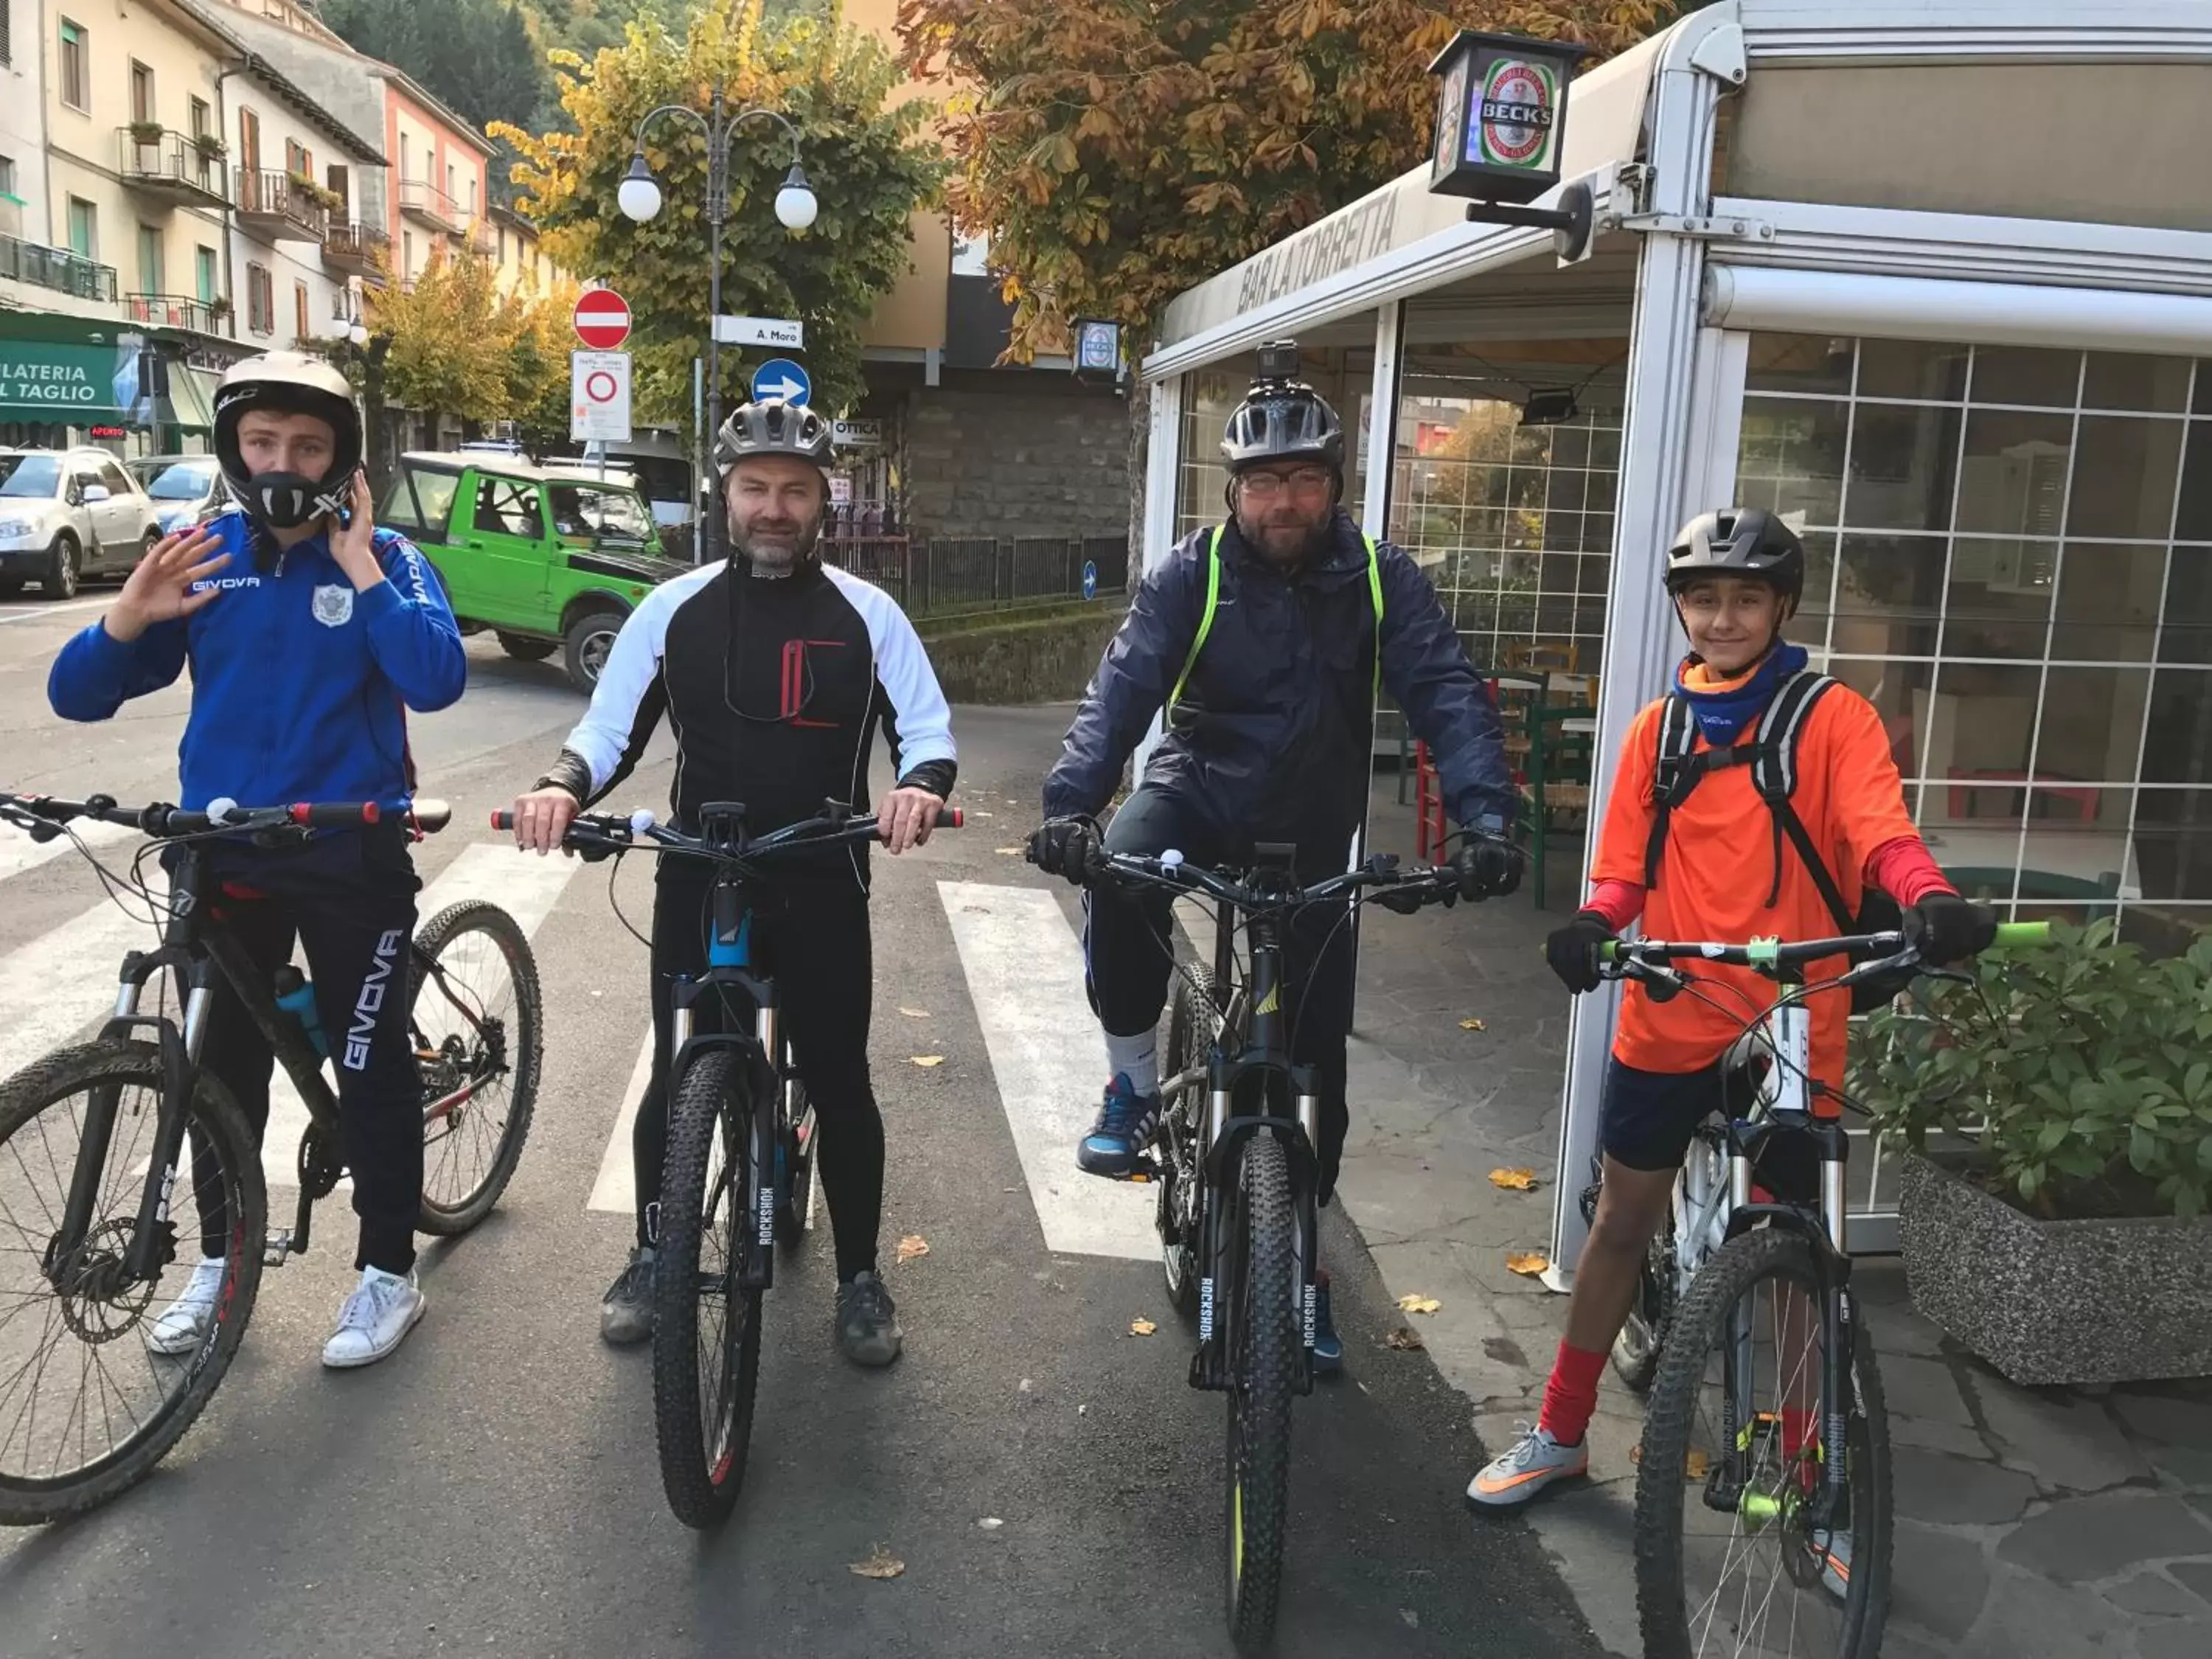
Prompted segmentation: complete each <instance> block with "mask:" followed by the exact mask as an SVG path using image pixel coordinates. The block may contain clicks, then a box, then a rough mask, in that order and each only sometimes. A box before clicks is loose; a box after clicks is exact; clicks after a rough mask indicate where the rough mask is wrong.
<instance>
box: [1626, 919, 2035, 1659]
mask: <svg viewBox="0 0 2212 1659" xmlns="http://www.w3.org/2000/svg"><path fill="white" fill-rule="evenodd" d="M2049 937H2050V927H2049V924H2047V923H2043V922H2015V923H2009V924H2007V925H2005V926H2002V927H1999V928H1998V929H1997V935H1996V941H1995V942H1996V945H1998V946H2008V945H2039V944H2043V943H2045V942H2046V941H2047V940H2048V939H2049ZM1842 957H1849V958H1850V960H1851V961H1852V962H1853V963H1856V964H1857V965H1856V966H1853V967H1851V968H1850V969H1848V970H1847V971H1846V972H1844V974H1842V975H1839V976H1838V977H1836V978H1833V979H1826V980H1822V981H1819V982H1818V983H1817V985H1814V986H1808V984H1807V982H1806V978H1805V970H1806V969H1807V968H1808V966H1809V965H1811V964H1813V963H1820V962H1826V961H1830V960H1834V959H1838V958H1842ZM1677 963H1686V964H1694V963H1723V964H1726V965H1731V966H1735V967H1740V968H1749V969H1753V970H1754V971H1755V972H1757V973H1759V974H1761V975H1765V977H1766V978H1768V979H1770V980H1771V981H1774V983H1775V984H1776V985H1777V986H1778V987H1779V992H1780V994H1779V995H1778V999H1777V1000H1776V1001H1775V1002H1774V1003H1773V1005H1772V1006H1771V1007H1768V1008H1766V1009H1764V1010H1757V1009H1753V1010H1746V1009H1744V1008H1741V1007H1738V1006H1733V1004H1726V1005H1724V1004H1723V1002H1722V1001H1721V1000H1720V999H1719V998H1717V997H1715V996H1714V995H1713V994H1711V992H1709V991H1707V990H1705V989H1704V988H1703V987H1702V981H1700V979H1699V976H1698V975H1697V974H1696V973H1695V972H1694V971H1691V970H1689V969H1686V968H1684V967H1678V966H1676V965H1675V964H1677ZM1900 970H1905V971H1912V972H1917V973H1920V974H1923V975H1928V976H1929V977H1934V978H1945V979H1952V980H1969V976H1968V975H1964V974H1961V973H1960V972H1958V971H1956V970H1954V969H1936V968H1933V967H1929V966H1926V965H1923V963H1921V961H1920V958H1919V955H1918V952H1917V951H1916V950H1915V949H1914V947H1913V946H1912V945H1911V944H1910V943H1909V942H1908V941H1907V940H1906V939H1905V936H1904V935H1903V934H1902V933H1876V934H1868V935H1865V936H1863V937H1860V938H1853V939H1819V940H1812V941H1808V942H1805V943H1802V944H1787V945H1785V944H1783V943H1782V942H1781V941H1779V940H1777V939H1763V940H1753V942H1751V943H1750V944H1747V945H1725V944H1702V943H1699V944H1669V943H1666V942H1663V941H1660V940H1656V939H1650V940H1638V941H1633V942H1617V943H1614V944H1612V945H1607V947H1606V951H1605V962H1604V966H1603V968H1602V969H1601V971H1602V972H1603V973H1604V974H1605V975H1606V976H1607V978H1613V979H1633V980H1636V981H1639V982H1641V983H1642V984H1643V985H1644V987H1645V988H1646V990H1647V991H1648V992H1649V993H1650V995H1651V996H1652V997H1653V998H1654V999H1655V1000H1659V1001H1668V1000H1672V999H1673V998H1674V997H1676V996H1678V995H1680V994H1681V993H1683V992H1684V991H1688V992H1690V993H1692V994H1693V995H1697V996H1699V997H1703V998H1705V1000H1708V1001H1710V1002H1711V1004H1712V1006H1715V1007H1716V1008H1720V1007H1723V1006H1727V1007H1728V1011H1729V1013H1730V1014H1731V1016H1732V1017H1733V1018H1735V1019H1736V1020H1737V1022H1738V1023H1739V1024H1741V1026H1742V1027H1743V1028H1744V1036H1743V1037H1742V1039H1741V1040H1740V1041H1739V1042H1738V1043H1737V1044H1736V1045H1735V1048H1732V1049H1731V1050H1730V1053H1729V1059H1728V1060H1727V1061H1726V1062H1725V1064H1724V1066H1723V1074H1724V1075H1726V1076H1727V1077H1728V1078H1729V1083H1728V1087H1727V1095H1726V1097H1725V1098H1724V1099H1716V1101H1715V1103H1714V1105H1715V1108H1716V1109H1717V1111H1719V1112H1720V1113H1721V1114H1723V1115H1722V1116H1721V1117H1720V1118H1719V1119H1718V1120H1717V1121H1710V1122H1708V1123H1707V1124H1705V1126H1703V1127H1701V1129H1700V1131H1699V1137H1698V1139H1696V1141H1694V1142H1693V1143H1692V1146H1691V1148H1690V1152H1689V1155H1688V1157H1687V1158H1686V1160H1685V1164H1684V1167H1683V1170H1682V1173H1681V1175H1680V1177H1679V1178H1678V1180H1677V1182H1676V1187H1675V1197H1674V1223H1673V1225H1672V1226H1671V1227H1670V1229H1669V1230H1668V1232H1667V1233H1666V1235H1665V1237H1666V1238H1667V1241H1668V1243H1667V1251H1666V1257H1665V1262H1666V1267H1667V1271H1668V1278H1666V1279H1663V1280H1661V1281H1659V1282H1658V1283H1657V1284H1656V1285H1654V1284H1653V1282H1652V1276H1651V1273H1650V1270H1649V1269H1647V1273H1646V1283H1645V1287H1644V1291H1643V1292H1642V1294H1641V1301H1642V1304H1643V1305H1644V1306H1645V1307H1646V1308H1649V1307H1650V1306H1653V1305H1655V1299H1658V1300H1663V1304H1664V1307H1665V1309H1666V1315H1665V1322H1664V1323H1663V1325H1657V1326H1655V1327H1652V1328H1651V1332H1652V1334H1651V1336H1650V1340H1651V1341H1652V1342H1653V1343H1656V1344H1659V1345H1662V1346H1659V1349H1658V1352H1657V1353H1656V1356H1655V1358H1654V1362H1653V1364H1651V1366H1650V1409H1649V1415H1648V1417H1647V1419H1646V1420H1645V1423H1644V1443H1643V1450H1642V1457H1641V1461H1640V1462H1639V1464H1638V1469H1637V1480H1636V1586H1637V1609H1638V1615H1639V1619H1640V1621H1641V1624H1642V1626H1643V1632H1644V1652H1645V1654H1646V1655H1647V1656H1650V1659H1691V1656H1693V1655H1694V1656H1714V1659H1718V1656H1723V1655H1725V1656H1736V1655H1750V1654H1757V1655H1762V1656H1765V1655H1773V1656H1777V1659H1787V1656H1795V1655H1800V1654H1802V1655H1807V1656H1812V1655H1820V1656H1832V1659H1873V1656H1875V1654H1877V1653H1878V1652H1879V1651H1880V1650H1881V1637H1882V1628H1883V1624H1884V1620H1885V1619H1886V1617H1887V1608H1888V1600H1889V1576H1890V1541H1891V1520H1892V1516H1891V1494H1890V1457H1889V1423H1888V1419H1887V1414H1886V1413H1885V1410H1884V1407H1883V1400H1882V1390H1881V1372H1880V1370H1878V1368H1877V1366H1876V1364H1875V1349H1874V1343H1873V1340H1872V1339H1871V1338H1870V1337H1869V1335H1868V1334H1867V1331H1866V1328H1865V1326H1864V1325H1863V1323H1862V1322H1861V1320H1860V1317H1859V1308H1858V1304H1857V1297H1855V1296H1854V1294H1853V1293H1852V1291H1851V1283H1850V1278H1851V1264H1850V1255H1848V1254H1847V1253H1846V1249H1845V1242H1844V1153H1845V1149H1846V1145H1847V1143H1846V1140H1845V1137H1844V1129H1843V1126H1842V1124H1841V1122H1840V1121H1838V1118H1837V1117H1836V1116H1834V1115H1822V1114H1821V1113H1820V1112H1819V1111H1816V1110H1815V1109H1814V1098H1815V1097H1814V1087H1813V1079H1812V1077H1811V1074H1810V1073H1809V1071H1808V1066H1809V1064H1810V1061H1809V1060H1808V1055H1809V1054H1810V1051H1811V1038H1812V1021H1813V1017H1812V1013H1811V1012H1810V1010H1809V1009H1808V1008H1807V1006H1806V1005H1805V997H1806V994H1807V993H1808V991H1809V990H1812V989H1815V988H1817V989H1820V990H1821V991H1822V992H1823V993H1824V994H1842V993H1841V992H1840V991H1836V990H1832V989H1831V988H1830V987H1842V986H1849V985H1852V984H1855V983H1857V982H1858V981H1861V980H1864V979H1875V978H1886V977H1887V976H1888V975H1892V974H1893V973H1894V972H1898V971H1900ZM1970 982H1971V981H1970ZM1770 1171H1771V1174H1770V1173H1769V1172H1770ZM1769 1180H1771V1181H1772V1182H1774V1183H1775V1184H1776V1185H1777V1186H1796V1187H1798V1188H1800V1190H1798V1191H1796V1192H1792V1193H1790V1194H1782V1193H1779V1192H1773V1193H1770V1192H1767V1191H1765V1190H1764V1189H1763V1188H1764V1183H1765V1182H1767V1181H1769ZM1616 1358H1617V1359H1618V1358H1620V1353H1619V1351H1616Z"/></svg>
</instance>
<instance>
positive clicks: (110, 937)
mask: <svg viewBox="0 0 2212 1659" xmlns="http://www.w3.org/2000/svg"><path fill="white" fill-rule="evenodd" d="M149 875H150V876H151V877H152V878H153V880H152V885H153V889H154V891H155V893H156V894H157V895H161V894H166V893H167V882H166V881H165V880H164V879H163V878H162V877H161V872H160V871H158V870H153V869H150V868H149ZM125 905H127V906H128V907H129V909H128V911H127V912H126V910H125V908H124V906H125ZM160 943H161V937H160V934H159V933H157V932H156V930H155V927H154V926H153V925H152V923H151V922H150V921H149V919H148V915H147V910H146V903H145V901H144V900H143V899H141V898H139V897H137V896H135V895H127V894H126V895H125V898H124V901H123V904H122V905H118V904H115V903H112V902H108V901H106V900H105V899H103V900H102V901H101V902H100V903H98V904H95V905H94V906H93V907H92V908H90V909H89V910H87V911H84V912H83V913H82V915H77V916H76V917H74V918H72V919H71V920H70V921H65V922H64V923H63V924H62V925H61V926H60V927H57V928H55V929H53V930H52V932H51V933H46V934H43V935H42V936H40V938H39V939H35V940H33V942H32V943H30V944H28V945H21V946H19V947H18V948H17V949H15V950H14V951H9V953H8V954H7V955H6V956H4V957H0V1009H5V1010H6V1011H7V1013H6V1018H4V1019H0V1078H4V1077H9V1076H12V1075H13V1074H14V1073H16V1072H18V1071H21V1069H22V1068H23V1067H24V1066H27V1065H29V1064H30V1063H31V1062H32V1061H33V1060H37V1059H38V1058H40V1056H41V1055H43V1054H46V1053H48V1052H49V1051H50V1050H52V1049H55V1048H60V1047H61V1046H62V1045H63V1044H64V1043H66V1042H71V1041H72V1040H74V1039H75V1038H76V1036H78V1035H79V1034H80V1033H82V1032H84V1031H85V1030H87V1029H88V1027H89V1026H91V1025H92V1024H94V1022H95V1021H97V1020H98V1019H99V1018H100V1017H101V1016H102V1015H103V1014H105V1013H106V1012H107V1011H108V1010H109V1009H111V1008H112V1007H113V1006H114V1004H115V985H116V974H117V970H118V969H119V968H120V966H121V964H122V962H123V958H124V956H125V954H126V953H127V952H129V951H142V950H143V951H150V950H152V949H153V948H154V947H155V945H158V944H160ZM149 1006H151V1005H150V1000H149Z"/></svg>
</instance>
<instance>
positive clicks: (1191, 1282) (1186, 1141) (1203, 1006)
mask: <svg viewBox="0 0 2212 1659" xmlns="http://www.w3.org/2000/svg"><path fill="white" fill-rule="evenodd" d="M1217 1018H1218V1012H1217V1011H1216V1009H1215V1007H1214V1005H1213V976H1212V975H1211V974H1209V973H1207V972H1206V969H1203V968H1200V967H1195V966H1194V965H1192V964H1190V963H1183V964H1182V966H1181V968H1180V969H1178V970H1177V972H1176V987H1175V1000H1174V1002H1173V1003H1172V1004H1171V1005H1170V1012H1169V1014H1168V1042H1167V1051H1166V1055H1165V1058H1164V1060H1163V1062H1162V1064H1161V1067H1160V1069H1161V1071H1162V1072H1163V1073H1165V1074H1166V1075H1167V1076H1169V1077H1171V1078H1172V1077H1180V1076H1181V1075H1182V1073H1185V1072H1187V1071H1188V1070H1189V1069H1190V1068H1191V1067H1192V1066H1195V1065H1197V1064H1198V1063H1199V1062H1200V1060H1203V1059H1204V1058H1205V1057H1206V1051H1207V1049H1208V1048H1209V1047H1210V1046H1211V1045H1212V1041H1213V1031H1214V1022H1215V1020H1216V1019H1217ZM1205 1111H1206V1091H1205V1090H1204V1089H1203V1088H1202V1087H1193V1088H1188V1089H1185V1090H1183V1091H1182V1092H1181V1093H1179V1094H1178V1095H1176V1097H1175V1098H1174V1099H1172V1100H1170V1101H1169V1102H1168V1103H1167V1109H1166V1111H1165V1112H1164V1114H1163V1115H1162V1117H1161V1121H1160V1147H1161V1153H1162V1156H1161V1158H1160V1171H1159V1197H1158V1200H1157V1203H1156V1206H1155V1208H1154V1212H1153V1225H1154V1226H1155V1227H1156V1228H1157V1229H1158V1232H1159V1235H1160V1275H1161V1277H1162V1278H1163V1279H1165V1280H1166V1281H1167V1287H1168V1300H1169V1301H1170V1303H1172V1304H1174V1305H1175V1310H1176V1312H1177V1313H1179V1314H1181V1315H1182V1316H1183V1317H1184V1318H1186V1319H1196V1318H1197V1317H1198V1280H1199V1272H1198V1234H1199V1227H1198V1216H1199V1202H1198V1192H1197V1182H1199V1181H1200V1179H1201V1178H1202V1177H1201V1176H1200V1172H1199V1169H1198V1158H1197V1152H1196V1141H1197V1139H1198V1134H1199V1131H1200V1126H1201V1125H1202V1124H1203V1123H1204V1122H1205V1121H1206V1119H1205V1115H1204V1114H1205Z"/></svg>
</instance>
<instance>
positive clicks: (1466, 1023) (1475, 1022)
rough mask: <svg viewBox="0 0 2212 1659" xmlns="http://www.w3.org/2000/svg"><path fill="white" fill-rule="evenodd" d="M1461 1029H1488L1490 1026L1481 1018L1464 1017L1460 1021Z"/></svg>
mask: <svg viewBox="0 0 2212 1659" xmlns="http://www.w3.org/2000/svg"><path fill="white" fill-rule="evenodd" d="M1459 1029H1460V1030H1462V1031H1486V1030H1489V1029H1490V1028H1489V1027H1488V1026H1487V1025H1485V1024H1483V1023H1482V1022H1481V1021H1480V1020H1479V1019H1463V1020H1462V1021H1460V1023H1459Z"/></svg>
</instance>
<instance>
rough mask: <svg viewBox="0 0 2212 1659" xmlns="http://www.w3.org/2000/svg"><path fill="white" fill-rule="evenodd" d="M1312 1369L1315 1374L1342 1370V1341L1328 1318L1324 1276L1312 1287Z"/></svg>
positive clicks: (1325, 1279) (1326, 1284) (1326, 1287)
mask: <svg viewBox="0 0 2212 1659" xmlns="http://www.w3.org/2000/svg"><path fill="white" fill-rule="evenodd" d="M1313 1368H1314V1370H1315V1371H1316V1373H1319V1372H1322V1371H1340V1370H1343V1369H1344V1339H1343V1338H1342V1337H1340V1336H1339V1335H1338V1334H1336V1322H1335V1321H1334V1319H1332V1318H1330V1317H1329V1312H1328V1279H1327V1277H1326V1276H1324V1277H1322V1279H1320V1281H1319V1282H1318V1283H1316V1285H1314V1345H1313Z"/></svg>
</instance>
